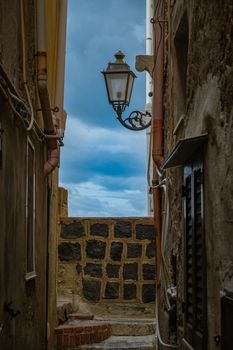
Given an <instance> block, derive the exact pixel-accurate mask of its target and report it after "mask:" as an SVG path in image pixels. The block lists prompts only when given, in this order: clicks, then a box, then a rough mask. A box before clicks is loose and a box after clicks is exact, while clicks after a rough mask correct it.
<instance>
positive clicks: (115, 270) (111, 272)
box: [106, 264, 120, 278]
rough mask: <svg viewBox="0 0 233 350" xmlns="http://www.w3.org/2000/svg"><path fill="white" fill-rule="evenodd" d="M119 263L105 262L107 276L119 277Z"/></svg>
mask: <svg viewBox="0 0 233 350" xmlns="http://www.w3.org/2000/svg"><path fill="white" fill-rule="evenodd" d="M119 270H120V265H113V264H107V266H106V272H107V276H108V277H109V278H119Z"/></svg>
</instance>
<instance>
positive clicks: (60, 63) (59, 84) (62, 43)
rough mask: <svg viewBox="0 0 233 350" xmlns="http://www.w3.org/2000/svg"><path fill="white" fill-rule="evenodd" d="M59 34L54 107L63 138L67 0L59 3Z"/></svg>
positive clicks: (64, 124) (59, 132)
mask: <svg viewBox="0 0 233 350" xmlns="http://www.w3.org/2000/svg"><path fill="white" fill-rule="evenodd" d="M59 6H60V11H59V32H58V44H57V45H58V48H57V76H56V95H55V106H56V107H58V109H59V110H58V112H56V114H55V115H56V119H57V123H58V130H57V132H58V135H59V136H60V137H62V138H63V136H64V132H65V126H66V117H67V115H66V112H65V111H64V110H63V106H64V80H65V56H66V50H65V49H66V23H67V0H62V1H60V5H59Z"/></svg>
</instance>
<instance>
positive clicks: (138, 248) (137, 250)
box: [127, 243, 142, 258]
mask: <svg viewBox="0 0 233 350" xmlns="http://www.w3.org/2000/svg"><path fill="white" fill-rule="evenodd" d="M141 256H142V245H141V244H137V243H129V244H128V245H127V258H140V257H141Z"/></svg>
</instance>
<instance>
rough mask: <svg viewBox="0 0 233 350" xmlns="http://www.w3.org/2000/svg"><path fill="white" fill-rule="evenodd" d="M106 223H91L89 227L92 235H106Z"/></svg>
mask: <svg viewBox="0 0 233 350" xmlns="http://www.w3.org/2000/svg"><path fill="white" fill-rule="evenodd" d="M108 231H109V230H108V225H107V224H99V223H96V224H93V225H91V228H90V233H91V235H92V236H100V237H105V238H107V237H108Z"/></svg>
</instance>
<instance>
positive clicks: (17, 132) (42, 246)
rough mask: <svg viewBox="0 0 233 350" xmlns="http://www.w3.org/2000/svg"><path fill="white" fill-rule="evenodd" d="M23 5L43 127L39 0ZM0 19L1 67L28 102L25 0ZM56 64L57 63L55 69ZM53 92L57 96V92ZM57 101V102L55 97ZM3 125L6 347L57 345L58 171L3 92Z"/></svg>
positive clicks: (1, 284) (1, 250)
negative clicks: (50, 169) (30, 185)
mask: <svg viewBox="0 0 233 350" xmlns="http://www.w3.org/2000/svg"><path fill="white" fill-rule="evenodd" d="M47 2H48V3H49V1H47ZM23 3H24V17H25V48H26V74H27V86H28V89H29V91H30V96H31V99H32V104H33V108H34V114H35V119H36V121H37V123H38V124H39V125H40V126H41V127H42V128H43V120H42V115H41V113H37V110H38V108H40V106H39V99H38V95H37V89H36V86H37V82H36V66H37V59H36V50H37V48H36V10H35V9H36V1H34V0H33V1H31V0H24V1H23ZM0 18H1V20H0V65H1V67H2V68H3V70H4V71H5V73H6V74H7V76H8V78H9V80H10V81H11V83H12V84H13V85H14V86H15V88H16V90H17V92H18V94H19V96H21V98H23V99H24V100H25V101H27V98H26V95H25V89H24V84H23V75H22V42H21V19H20V1H18V0H12V1H4V0H0ZM51 40H52V39H51ZM55 46H56V45H55ZM51 54H52V53H51ZM55 68H56V67H55V66H53V70H55ZM48 73H49V72H48ZM51 79H52V78H51ZM53 83H55V82H53ZM52 88H54V84H53V87H51V90H52ZM50 94H51V91H50ZM51 95H53V96H54V95H55V91H53V94H51ZM51 102H52V106H54V101H53V100H52V101H51ZM0 129H3V130H4V133H3V141H2V144H1V146H0V148H2V149H1V150H2V156H3V161H2V166H0V207H1V212H0V233H1V240H0V328H2V326H3V330H2V332H0V348H1V349H5V350H8V349H9V350H21V349H22V350H31V349H32V348H34V349H35V350H36V349H38V350H39V349H40V350H41V349H46V348H48V349H51V348H52V347H53V344H52V343H53V333H54V332H53V328H54V327H55V325H56V288H55V287H56V283H55V276H56V274H55V271H56V261H57V259H56V258H57V251H56V246H57V240H56V239H57V236H56V234H54V233H56V229H57V195H58V194H57V182H58V176H57V171H55V172H54V173H53V175H52V176H50V179H48V178H47V179H45V178H44V173H43V170H44V163H45V160H46V143H45V142H40V141H39V140H38V137H37V136H36V134H35V132H34V131H33V130H31V131H29V132H27V131H26V129H25V127H24V126H23V123H22V121H20V119H19V118H18V117H16V116H15V115H14V114H13V112H12V110H11V109H10V107H9V104H8V102H7V101H6V100H4V99H2V96H1V95H0ZM27 137H30V140H31V141H32V143H33V145H34V147H35V159H36V162H35V163H36V164H35V190H36V211H35V216H36V220H35V236H36V244H35V256H36V277H35V278H34V279H32V280H30V281H26V280H25V273H26V251H27V243H26V181H27V178H26V176H27V169H26V166H27V156H26V145H27ZM48 265H49V267H48ZM48 282H49V283H48ZM11 301H12V307H13V308H14V309H15V310H16V309H17V310H20V314H19V315H18V316H17V317H16V318H15V319H14V320H11V318H10V316H9V315H8V314H6V313H5V312H4V311H3V310H4V303H5V302H11ZM47 321H48V324H47ZM47 326H48V327H47ZM47 341H48V342H47ZM47 346H48V347H47Z"/></svg>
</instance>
